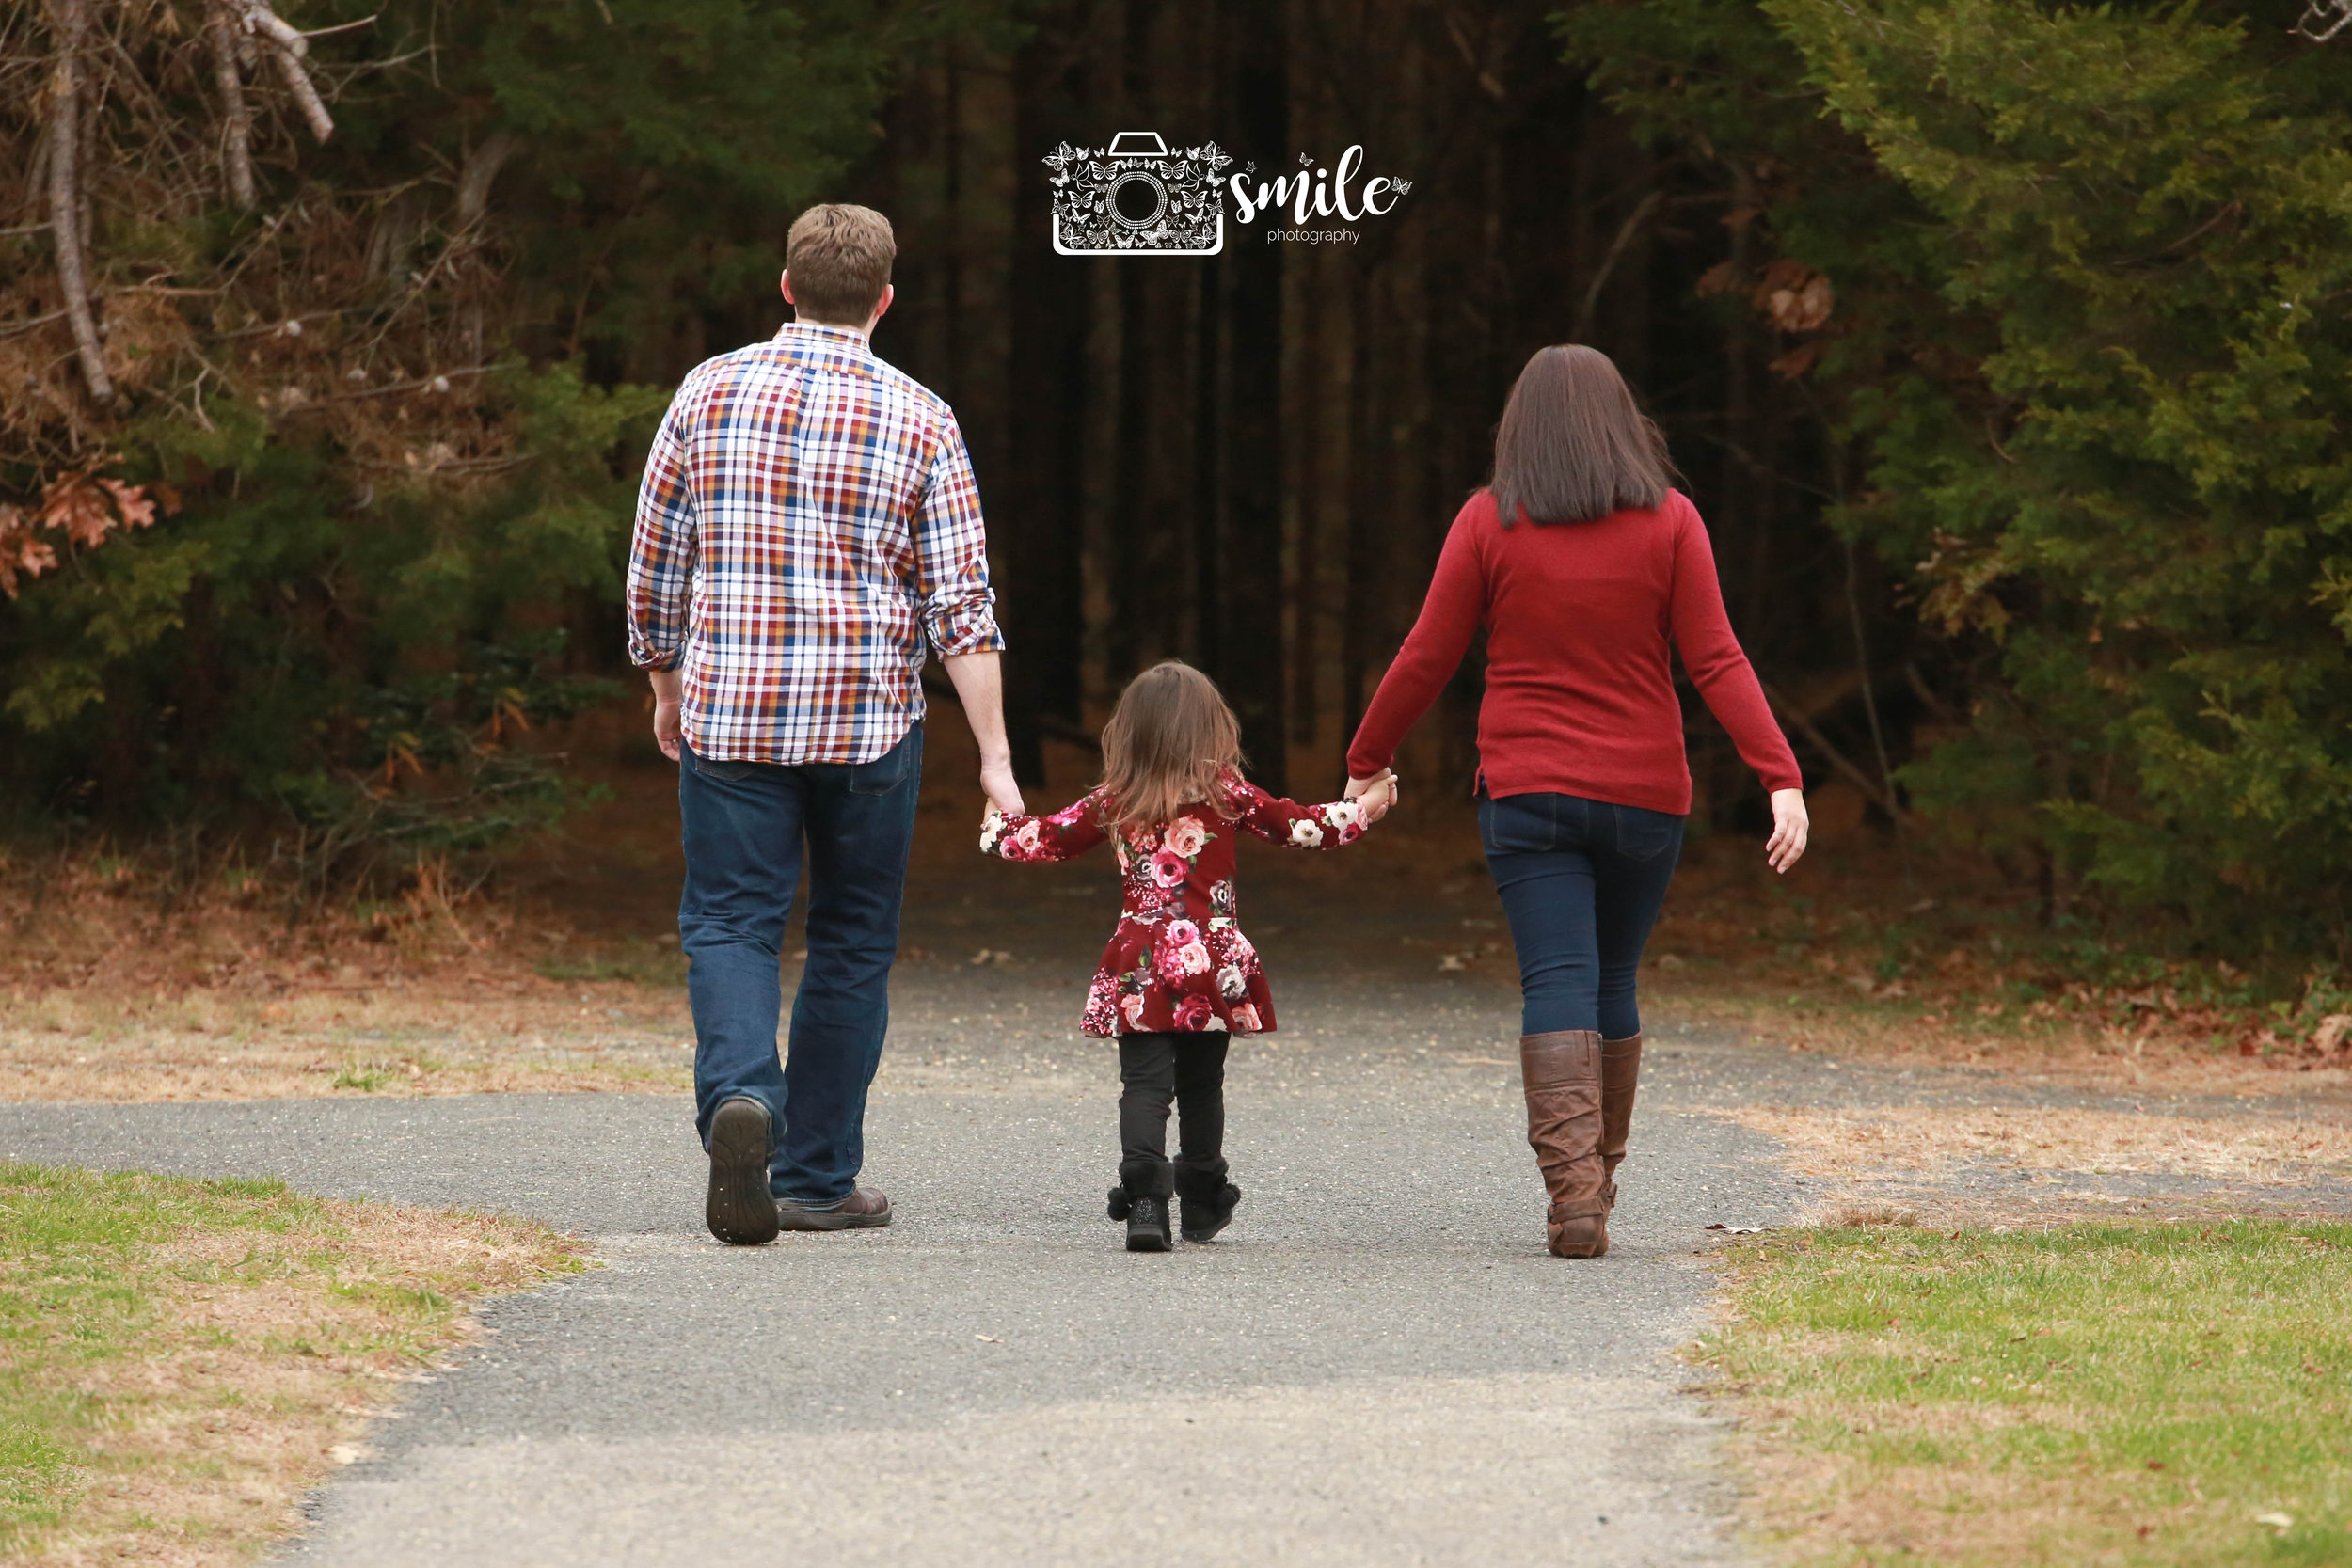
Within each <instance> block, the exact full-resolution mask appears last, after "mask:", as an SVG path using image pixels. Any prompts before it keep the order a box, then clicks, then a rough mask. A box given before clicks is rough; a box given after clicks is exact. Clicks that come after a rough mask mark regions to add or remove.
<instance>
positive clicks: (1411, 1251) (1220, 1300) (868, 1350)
mask: <svg viewBox="0 0 2352 1568" xmlns="http://www.w3.org/2000/svg"><path fill="white" fill-rule="evenodd" d="M1301 1054H1302V1055H1304V1054H1308V1053H1301ZM1341 1065H1347V1066H1353V1067H1354V1068H1356V1069H1359V1070H1350V1071H1340V1072H1337V1073H1335V1074H1333V1076H1335V1077H1337V1078H1339V1079H1342V1080H1343V1081H1344V1083H1345V1087H1344V1088H1343V1090H1342V1091H1340V1092H1334V1090H1333V1089H1332V1088H1330V1087H1329V1086H1327V1084H1326V1082H1325V1080H1323V1079H1321V1078H1318V1077H1316V1076H1315V1075H1314V1069H1306V1070H1301V1069H1298V1068H1297V1067H1296V1066H1295V1063H1293V1062H1286V1061H1285V1060H1284V1058H1283V1057H1282V1056H1281V1054H1279V1053H1259V1054H1256V1055H1253V1056H1248V1057H1245V1058H1243V1059H1242V1060H1241V1061H1240V1062H1238V1063H1237V1066H1236V1069H1235V1071H1234V1074H1233V1089H1232V1104H1233V1117H1232V1122H1233V1125H1232V1133H1231V1138H1232V1148H1233V1151H1234V1153H1235V1154H1236V1156H1237V1159H1236V1168H1235V1176H1236V1179H1237V1180H1239V1181H1240V1182H1241V1183H1242V1184H1243V1185H1244V1187H1245V1188H1246V1189H1247V1192H1248V1196H1247V1197H1246V1198H1245V1201H1244V1206H1243V1209H1242V1212H1241V1217H1240V1218H1239V1219H1238V1220H1237V1221H1236V1222H1235V1225H1234V1227H1233V1228H1232V1230H1231V1231H1230V1232H1228V1235H1229V1236H1230V1237H1231V1238H1232V1239H1231V1240H1230V1241H1220V1242H1219V1243H1216V1244H1215V1245H1212V1246H1207V1247H1194V1246H1186V1247H1184V1248H1183V1249H1182V1250H1180V1251H1179V1252H1178V1253H1177V1254H1175V1255H1173V1256H1166V1257H1154V1256H1131V1255H1129V1254H1127V1253H1125V1252H1124V1251H1121V1250H1120V1249H1119V1247H1118V1242H1117V1237H1118V1234H1119V1232H1118V1229H1117V1227H1114V1226H1112V1225H1111V1224H1110V1223H1109V1222H1108V1221H1106V1220H1104V1218H1103V1217H1102V1214H1101V1210H1100V1207H1099V1205H1100V1198H1099V1196H1097V1195H1098V1194H1099V1192H1100V1190H1101V1188H1102V1187H1103V1186H1104V1185H1105V1183H1106V1177H1105V1172H1106V1170H1107V1168H1108V1166H1109V1164H1111V1163H1112V1159H1111V1158H1106V1152H1105V1138H1106V1136H1107V1133H1106V1124H1107V1120H1108V1112H1109V1105H1108V1098H1109V1090H1108V1089H1107V1087H1106V1086H1105V1085H1104V1084H1102V1083H1099V1082H1098V1083H1096V1084H1094V1085H1090V1086H1089V1089H1088V1091H1087V1092H1084V1093H1079V1092H1039V1090H1038V1089H1037V1088H1036V1087H1023V1086H1021V1085H1015V1084H1007V1085H1000V1086H997V1087H993V1088H984V1087H981V1086H980V1085H971V1086H969V1087H960V1088H955V1089H946V1088H915V1087H894V1088H890V1089H887V1090H886V1091H885V1092H883V1093H881V1094H879V1095H878V1096H877V1098H876V1101H875V1103H874V1114H873V1117H872V1126H871V1136H870V1144H871V1148H872V1149H873V1156H872V1163H871V1165H870V1167H869V1175H870V1178H871V1179H872V1180H875V1181H877V1182H879V1183H880V1184H881V1185H882V1186H883V1187H884V1188H885V1189H886V1190H888V1191H890V1192H891V1193H892V1195H893V1196H894V1197H895V1198H896V1200H897V1201H898V1205H899V1208H900V1218H899V1221H898V1224H897V1225H896V1226H895V1227H892V1228H891V1229H889V1230H887V1231H883V1232H877V1233H866V1234H848V1235H834V1236H818V1237H790V1238H787V1239H786V1240H785V1241H783V1242H782V1243H778V1244H777V1245H775V1246H772V1247H764V1248H756V1249H743V1250H735V1249H728V1248H723V1247H720V1246H718V1245H716V1244H715V1243H711V1242H710V1241H709V1240H708V1238H707V1237H706V1236H705V1235H703V1234H702V1232H701V1228H700V1225H699V1200H700V1191H701V1187H700V1182H701V1161H700V1158H699V1153H698V1150H697V1149H696V1148H695V1147H694V1144H693V1141H692V1136H691V1131H690V1130H689V1128H688V1124H687V1111H686V1106H685V1103H684V1102H683V1101H676V1100H672V1099H669V1098H666V1097H654V1096H600V1095H598V1096H590V1095H580V1096H510V1097H483V1098H471V1099H456V1100H439V1101H422V1100H421V1101H389V1100H366V1101H277V1102H266V1103H249V1104H236V1103H231V1104H221V1103H208V1104H193V1105H141V1106H127V1107H126V1106H108V1107H95V1106H70V1105H61V1106H9V1107H5V1108H0V1154H4V1155H6V1156H7V1157H9V1158H14V1159H26V1160H38V1161H43V1162H59V1163H68V1162H70V1163H74V1164H88V1165H94V1166H101V1167H126V1166H128V1167H143V1168H151V1169H168V1170H180V1171H200V1172H236V1173H246V1174H260V1173H269V1174H277V1175H281V1176H283V1177H285V1178H287V1179H288V1180H291V1181H293V1182H294V1183H295V1184H297V1185H299V1186H301V1187H303V1188H305V1189H307V1190H310V1191H315V1192H322V1193H331V1194H337V1195H342V1196H365V1197H378V1198H389V1199H397V1200H401V1201H405V1202H419V1203H437V1204H439V1203H455V1204H470V1205H475V1206H481V1207H495V1208H503V1209H508V1210H512V1211H515V1212H522V1213H531V1214H536V1215H540V1216H543V1217H545V1218H547V1219H548V1220H550V1221H552V1222H554V1223H556V1224H559V1225H562V1226H565V1227H571V1228H574V1229H577V1230H580V1231H581V1232H584V1233H586V1234H587V1235H589V1236H591V1237H593V1238H594V1239H595V1243H596V1251H597V1253H598V1254H599V1255H600V1257H601V1258H602V1259H605V1266H604V1267H602V1268H600V1269H596V1270H594V1271H592V1272H591V1273H589V1274H587V1275H583V1276H580V1277H579V1278H577V1279H575V1280H571V1281H568V1282H565V1283H562V1284H559V1285H556V1286H553V1287H550V1288H548V1289H546V1290H543V1291H537V1292H534V1293H532V1294H530V1295H526V1296H522V1297H517V1298H513V1299H509V1300H506V1301H502V1302H499V1303H496V1304H494V1305H493V1306H492V1307H490V1308H489V1309H488V1310H487V1312H486V1313H485V1317H486V1320H487V1323H488V1326H489V1328H490V1330H491V1333H490V1335H489V1337H488V1338H485V1340H484V1341H483V1342H482V1343H481V1344H480V1345H479V1346H478V1347H476V1348H475V1349H473V1350H471V1351H469V1352H468V1353H466V1354H463V1355H462V1356H461V1357H460V1358H459V1359H458V1362H457V1364H456V1366H455V1367H454V1368H453V1369H452V1370H449V1371H447V1372H445V1373H443V1374H442V1375H441V1376H439V1377H438V1378H437V1379H436V1380H435V1381H433V1382H430V1383H428V1384H426V1385H423V1386H420V1387H419V1388H417V1389H416V1390H415V1391H414V1394H413V1397H412V1398H411V1399H410V1401H409V1402H408V1403H407V1405H406V1407H405V1410H404V1412H403V1413H402V1415H401V1417H400V1418H398V1419H396V1420H393V1421H390V1422H388V1423H386V1424H385V1425H384V1426H383V1427H382V1428H381V1430H380V1434H379V1435H378V1436H377V1437H376V1438H375V1440H374V1443H375V1448H376V1449H377V1450H378V1453H377V1456H376V1457H373V1458H369V1459H366V1460H363V1461H362V1462H361V1463H360V1464H358V1465H356V1466H354V1468H353V1469H352V1470H351V1471H350V1472H348V1474H347V1477H346V1478H345V1479H344V1480H343V1481H341V1482H340V1483H339V1484H338V1485H336V1486H333V1487H331V1488H329V1489H328V1490H327V1491H326V1494H325V1495H324V1497H323V1498H322V1499H321V1506H320V1508H319V1513H320V1522H319V1527H318V1528H317V1529H316V1530H315V1531H314V1532H313V1533H312V1534H311V1535H310V1537H308V1538H307V1539H306V1540H305V1541H304V1542H303V1543H302V1544H299V1545H298V1546H297V1547H296V1548H295V1549H294V1551H293V1552H292V1553H291V1559H290V1560H292V1561H294V1562H297V1563H304V1564H310V1563H317V1564H339V1565H340V1564H353V1565H357V1564H392V1563H403V1564H405V1563H420V1564H421V1563H428V1562H431V1563H441V1562H451V1561H463V1562H467V1563H469V1564H485V1565H486V1564H524V1563H541V1562H546V1563H558V1562H561V1563H566V1564H591V1563H652V1562H675V1561H685V1560H696V1559H698V1558H703V1557H705V1556H716V1555H718V1554H726V1555H728V1556H736V1557H739V1556H741V1555H742V1554H744V1553H746V1552H750V1553H752V1554H753V1560H772V1559H775V1558H781V1559H783V1560H807V1561H821V1562H828V1563H864V1562H878V1563H879V1562H892V1563H930V1562H942V1563H945V1562H951V1561H952V1562H960V1563H961V1562H993V1561H1012V1560H1019V1561H1023V1562H1030V1563H1058V1562H1070V1563H1080V1562H1084V1563H1097V1562H1103V1561H1108V1560H1116V1559H1118V1558H1120V1557H1122V1556H1125V1555H1128V1554H1131V1553H1134V1552H1135V1551H1136V1550H1138V1549H1139V1548H1140V1549H1145V1550H1150V1551H1152V1553H1153V1554H1154V1555H1169V1556H1173V1557H1175V1558H1176V1559H1178V1560H1185V1561H1190V1562H1199V1563H1222V1562H1233V1563H1244V1562H1248V1563H1264V1562H1285V1563H1292V1562H1295V1563H1320V1562H1332V1563H1343V1562H1344V1563H1482V1564H1484V1563H1518V1562H1530V1563H1533V1562H1553V1561H1557V1560H1561V1559H1562V1558H1563V1557H1565V1556H1568V1555H1571V1554H1573V1555H1575V1556H1577V1557H1579V1558H1580V1559H1581V1560H1587V1561H1593V1562H1605V1563H1627V1564H1636V1563H1642V1564H1646V1563H1689V1562H1714V1561H1720V1560H1728V1559H1729V1558H1730V1556H1731V1555H1732V1554H1731V1553H1730V1552H1729V1550H1728V1548H1727V1547H1726V1545H1725V1544H1724V1536H1723V1520H1724V1516H1725V1512H1726V1504H1727V1497H1726V1496H1725V1493H1724V1485H1723V1482H1722V1481H1721V1480H1720V1479H1719V1477H1718V1476H1717V1474H1716V1471H1715V1469H1714V1465H1713V1462H1712V1459H1711V1455H1710V1447H1711V1440H1712V1430H1711V1427H1710V1423H1709V1421H1708V1418H1707V1417H1706V1415H1705V1413H1704V1412H1703V1410H1702V1409H1701V1408H1700V1406H1699V1405H1698V1403H1697V1402H1695V1401H1694V1400H1693V1399H1692V1397H1690V1396H1689V1395H1688V1394H1686V1393H1684V1392H1681V1391H1680V1390H1681V1388H1682V1386H1683V1384H1684V1383H1685V1382H1686V1381H1687V1379H1688V1376H1689V1374H1688V1372H1687V1370H1685V1369H1684V1368H1683V1367H1682V1366H1681V1365H1680V1364H1679V1363H1677V1361H1676V1360H1674V1359H1673V1358H1672V1356H1671V1354H1670V1353H1671V1352H1672V1351H1673V1349H1674V1348H1675V1347H1676V1346H1677V1345H1678V1344H1681V1343H1683V1342H1685V1341H1687V1340H1688V1339H1689V1338H1691V1337H1692V1335H1693V1334H1694V1333H1695V1332H1697V1331H1698V1330H1699V1329H1700V1328H1701V1327H1702V1326H1703V1323H1704V1317H1705V1310H1706V1302H1707V1296H1708V1290H1709V1287H1710V1284H1711V1276H1710V1275H1709V1273H1708V1259H1707V1258H1706V1257H1704V1256H1703V1255H1702V1249H1704V1248H1705V1247H1706V1246H1707V1245H1708V1242H1709V1240H1710V1235H1709V1233H1708V1231H1706V1230H1705V1228H1704V1227H1706V1226H1707V1225H1708V1224H1709V1223H1711V1222H1714V1221H1717V1220H1724V1221H1727V1222H1730V1223H1738V1224H1759V1223H1765V1222H1768V1221H1770V1220H1772V1219H1773V1218H1775V1217H1777V1216H1779V1215H1780V1214H1782V1213H1783V1212H1785V1210H1786V1208H1787V1206H1788V1201H1789V1198H1790V1196H1791V1195H1790V1193H1789V1191H1788V1187H1787V1185H1786V1184H1785V1183H1784V1182H1783V1181H1782V1180H1780V1179H1779V1178H1778V1177H1777V1176H1775V1175H1774V1174H1773V1173H1772V1167H1771V1165H1770V1164H1769V1163H1768V1162H1767V1161H1766V1160H1765V1159H1763V1158H1761V1156H1762V1154H1763V1153H1764V1152H1765V1151H1764V1150H1763V1149H1762V1148H1759V1143H1760V1140H1758V1139H1756V1138H1755V1137H1754V1136H1753V1135H1752V1134H1749V1133H1746V1132H1742V1131H1741V1130H1740V1129H1738V1128H1736V1127H1731V1126H1728V1125H1726V1124H1724V1123H1723V1122H1722V1121H1720V1120H1718V1119H1717V1118H1714V1117H1705V1116H1687V1115H1676V1114H1673V1113H1671V1112H1668V1111H1665V1110H1663V1109H1661V1111H1660V1113H1659V1114H1657V1115H1655V1116H1653V1117H1649V1118H1648V1120H1647V1124H1646V1126H1645V1138H1646V1142H1645V1163H1646V1164H1647V1165H1648V1169H1649V1173H1650V1174H1649V1178H1648V1180H1645V1181H1643V1182H1641V1183H1639V1184H1638V1185H1633V1186H1632V1187H1631V1188H1630V1190H1629V1196H1628V1197H1627V1199H1626V1201H1625V1204H1624V1207H1623V1208H1622V1209H1621V1211H1620V1216H1621V1217H1620V1222H1619V1224H1618V1226H1617V1227H1616V1237H1617V1242H1616V1246H1615V1248H1614V1250H1613V1252H1612V1253H1611V1255H1610V1257H1609V1258H1608V1259H1604V1260H1601V1261H1599V1262H1597V1263H1591V1264H1572V1263H1565V1262H1562V1261H1560V1260H1558V1259H1552V1258H1549V1257H1548V1256H1546V1255H1545V1254H1544V1252H1543V1250H1542V1237H1541V1229H1542V1227H1541V1223H1540V1222H1541V1218H1542V1212H1541V1201H1540V1197H1539V1196H1538V1189H1537V1188H1536V1185H1535V1181H1534V1173H1533V1170H1532V1160H1531V1158H1530V1156H1529V1155H1528V1153H1527V1151H1526V1149H1525V1147H1524V1145H1523V1144H1521V1143H1520V1142H1519V1141H1518V1123H1517V1120H1516V1110H1517V1107H1516V1105H1515V1104H1514V1103H1513V1101H1514V1099H1515V1096H1513V1095H1511V1094H1509V1093H1508V1092H1507V1090H1508V1087H1509V1085H1508V1084H1507V1083H1506V1082H1505V1081H1503V1079H1502V1077H1501V1075H1500V1072H1499V1070H1498V1069H1486V1070H1476V1069H1472V1070H1473V1071H1475V1076H1474V1077H1473V1076H1470V1074H1469V1073H1466V1071H1465V1069H1462V1068H1461V1067H1459V1066H1457V1065H1455V1064H1454V1063H1452V1062H1444V1063H1442V1064H1441V1065H1435V1066H1432V1065H1420V1066H1415V1067H1411V1068H1402V1069H1399V1068H1393V1067H1392V1068H1391V1070H1387V1071H1384V1072H1380V1073H1378V1074H1376V1075H1375V1074H1373V1073H1370V1072H1367V1071H1362V1070H1360V1069H1361V1068H1362V1066H1363V1064H1361V1063H1360V1062H1357V1063H1352V1064H1338V1063H1335V1066H1341ZM1666 1076H1667V1077H1668V1078H1671V1077H1672V1072H1671V1070H1670V1071H1669V1072H1668V1073H1667V1074H1666ZM1110 1154H1111V1155H1113V1156H1115V1149H1113V1150H1111V1151H1110ZM1629 1174H1630V1167H1629ZM1604 1520H1605V1522H1604Z"/></svg>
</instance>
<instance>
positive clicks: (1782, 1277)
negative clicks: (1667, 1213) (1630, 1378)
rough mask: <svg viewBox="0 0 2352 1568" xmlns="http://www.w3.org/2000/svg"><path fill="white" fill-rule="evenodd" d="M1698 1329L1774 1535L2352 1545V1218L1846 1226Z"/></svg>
mask: <svg viewBox="0 0 2352 1568" xmlns="http://www.w3.org/2000/svg"><path fill="white" fill-rule="evenodd" d="M1729 1263H1730V1275H1729V1278H1728V1281H1727V1285H1728V1295H1727V1300H1726V1309H1725V1316H1724V1321H1723V1323H1722V1324H1721V1325H1720V1326H1719V1327H1718V1328H1717V1329H1716V1330H1715V1331H1714V1332H1712V1333H1711V1334H1709V1335H1708V1337H1707V1338H1705V1339H1704V1340H1703V1341H1702V1342H1701V1343H1700V1344H1699V1345H1698V1346H1697V1347H1695V1349H1694V1352H1693V1354H1694V1356H1695V1357H1696V1358H1697V1359H1699V1360H1701V1361H1702V1362H1703V1363H1704V1364H1705V1365H1707V1366H1708V1368H1709V1369H1710V1370H1712V1371H1713V1372H1714V1373H1715V1374H1716V1379H1715V1381H1714V1382H1713V1384H1712V1385H1711V1392H1713V1393H1714V1394H1715V1395H1717V1396H1719V1397H1721V1398H1723V1399H1724V1400H1725V1401H1727V1402H1728V1404H1729V1406H1730V1409H1731V1411H1732V1412H1733V1413H1734V1414H1736V1415H1738V1416H1739V1417H1740V1431H1739V1433H1738V1434H1737V1435H1736V1436H1735V1438H1734V1440H1733V1451H1734V1453H1735V1454H1736V1456H1737V1457H1738V1459H1739V1461H1740V1465H1741V1467H1742V1468H1743V1469H1744V1470H1745V1471H1746V1473H1747V1478H1748V1481H1749V1482H1750V1508H1749V1516H1750V1520H1751V1523H1752V1524H1753V1525H1754V1526H1755V1527H1756V1534H1757V1535H1758V1536H1759V1537H1760V1539H1761V1544H1763V1545H1764V1547H1765V1548H1766V1550H1767V1552H1768V1554H1769V1555H1770V1556H1772V1558H1774V1559H1776V1560H1781V1561H1784V1562H1790V1563H1803V1564H1807V1565H1821V1568H1828V1565H1833V1564H1834V1565H1839V1568H1845V1565H1856V1568H1858V1565H1862V1564H1873V1565H1883V1564H1889V1563H1898V1562H1936V1563H1952V1564H1987V1565H1990V1564H2020V1563H2036V1564H2042V1563H2047V1564H2067V1565H2073V1564H2087V1563H2099V1564H2119V1565H2140V1564H2148V1565H2153V1564H2180V1563H2198V1564H2235V1563H2264V1564H2323V1563H2352V1225H2346V1224H2344V1223H2341V1222H2333V1221H2321V1220H2310V1221H2270V1220H2263V1221H2255V1220H2230V1221H2217V1222H2211V1223H2201V1222H2193V1221H2186V1222H2183V1221H2175V1222H2161V1221H2160V1222H2153V1223H2145V1224H2128V1223H2126V1224H2117V1223H2107V1222H2101V1223H2087V1224H2071V1225H2058V1226H2051V1227H2035V1228H2030V1229H2021V1230H2010V1229H2009V1228H2008V1227H2001V1228H1999V1229H1993V1230H1982V1229H1964V1230H1949V1231H1947V1230H1940V1229H1938V1230H1923V1229H1916V1228H1907V1227H1899V1226H1878V1227H1862V1226H1836V1227H1823V1228H1820V1229H1813V1230H1796V1231H1788V1232H1785V1233H1781V1234H1776V1235H1772V1236H1770V1237H1767V1238H1763V1239H1761V1240H1758V1241H1756V1242H1755V1243H1741V1244H1740V1245H1738V1246H1737V1247H1735V1248H1734V1249H1733V1250H1732V1251H1731V1253H1730V1254H1729Z"/></svg>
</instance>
